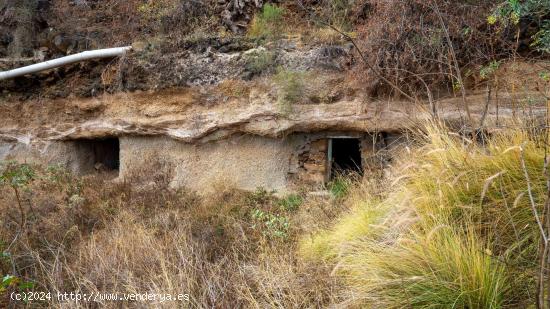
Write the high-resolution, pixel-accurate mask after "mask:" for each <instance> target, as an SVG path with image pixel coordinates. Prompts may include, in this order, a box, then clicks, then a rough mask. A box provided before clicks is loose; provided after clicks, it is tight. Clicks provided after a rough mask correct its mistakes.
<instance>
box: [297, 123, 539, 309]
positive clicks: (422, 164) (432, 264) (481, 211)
mask: <svg viewBox="0 0 550 309" xmlns="http://www.w3.org/2000/svg"><path fill="white" fill-rule="evenodd" d="M425 139H426V145H425V146H424V147H421V148H420V149H418V150H416V151H414V152H413V153H412V155H411V156H410V157H409V156H407V157H406V158H404V159H403V160H402V163H401V164H400V166H401V167H400V168H399V169H398V170H397V175H395V176H394V177H393V179H390V180H389V181H390V184H391V185H388V187H389V188H390V190H389V193H388V194H387V196H385V197H382V198H376V197H374V198H373V197H371V196H369V193H368V192H365V193H364V194H363V196H362V197H361V196H358V197H357V198H356V199H355V207H354V208H353V209H352V211H351V212H350V213H349V214H348V215H344V216H343V217H342V218H341V219H340V220H339V221H338V222H337V223H336V224H335V225H334V227H333V228H331V229H328V230H324V231H321V232H319V233H316V234H312V236H311V237H308V238H305V239H303V240H302V244H301V247H300V251H301V252H302V255H303V256H305V257H306V258H309V259H311V260H318V261H325V262H327V263H332V264H333V265H334V273H336V274H339V275H340V277H341V278H344V279H345V280H346V282H347V284H348V286H349V289H350V291H349V294H348V296H347V298H348V299H349V300H350V302H351V303H354V304H360V305H369V306H370V305H374V304H376V305H380V306H383V307H389V308H402V307H420V308H428V307H429V308H449V307H460V308H503V307H508V308H510V307H513V308H517V307H525V306H527V304H532V303H534V301H535V297H534V295H535V294H536V293H535V284H534V282H535V279H536V276H537V273H538V266H537V264H538V256H539V254H540V252H539V248H540V247H539V246H540V231H539V229H538V226H537V224H536V222H535V218H534V216H533V213H532V210H531V206H530V202H529V199H528V197H527V188H528V187H527V181H526V178H525V175H524V169H523V168H522V164H521V156H520V147H519V146H521V147H522V148H523V150H524V155H523V158H524V161H525V165H526V170H527V172H528V174H529V175H530V182H531V192H532V194H533V196H534V199H535V203H536V207H537V208H538V211H539V214H540V213H542V209H543V205H544V201H545V197H546V187H545V183H546V180H545V177H544V175H543V173H542V172H543V164H544V148H542V147H541V146H540V144H538V143H537V142H536V141H534V140H532V139H530V138H529V136H527V135H526V134H523V133H521V132H517V131H516V132H506V133H500V134H497V135H496V136H494V137H493V138H491V139H490V140H489V142H488V144H487V145H486V146H481V145H476V144H473V143H472V142H466V141H465V140H464V139H463V138H461V137H460V136H454V135H451V134H449V133H448V132H446V131H444V130H441V129H429V130H428V132H427V134H426V136H425Z"/></svg>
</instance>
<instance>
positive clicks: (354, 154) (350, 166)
mask: <svg viewBox="0 0 550 309" xmlns="http://www.w3.org/2000/svg"><path fill="white" fill-rule="evenodd" d="M328 155H329V157H328V159H329V162H330V177H329V178H330V179H334V177H336V176H337V175H341V174H343V175H348V174H353V173H357V174H359V175H362V174H363V168H362V166H361V141H360V140H359V139H357V138H332V139H330V140H329V151H328Z"/></svg>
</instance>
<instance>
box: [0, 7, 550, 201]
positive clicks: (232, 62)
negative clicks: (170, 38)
mask: <svg viewBox="0 0 550 309" xmlns="http://www.w3.org/2000/svg"><path fill="white" fill-rule="evenodd" d="M235 3H237V2H235ZM239 3H240V2H239ZM185 44H190V45H188V46H180V47H179V48H176V49H172V50H171V49H169V48H168V49H166V50H163V52H162V53H154V52H152V51H151V48H152V47H151V46H150V45H148V44H142V45H140V44H137V45H140V46H136V47H135V51H134V54H132V55H128V57H127V58H123V59H121V60H120V63H119V68H118V69H113V70H111V69H112V68H113V67H112V66H111V67H110V68H109V67H107V68H106V67H102V66H97V67H95V69H93V70H95V71H94V72H96V73H97V75H98V76H96V75H94V74H92V75H91V76H92V77H90V82H91V85H92V89H97V91H98V93H99V91H100V90H101V89H103V90H106V89H113V91H114V89H118V91H114V93H113V94H111V93H109V92H108V91H107V92H104V93H103V94H98V93H95V94H94V95H93V96H92V97H88V98H82V97H78V96H76V95H75V94H74V93H71V92H69V93H70V94H71V95H69V96H68V97H66V98H59V97H58V96H53V97H54V98H49V99H48V98H42V97H32V96H31V97H30V98H29V97H26V99H24V98H25V97H22V96H21V95H19V94H21V93H20V92H19V93H17V91H16V94H15V95H13V96H12V92H10V91H9V90H8V91H4V92H5V93H4V95H3V96H2V97H1V99H2V100H1V101H0V160H19V161H25V162H34V163H41V164H61V165H62V166H64V167H66V168H69V169H71V170H73V171H75V172H77V173H80V174H87V173H96V172H105V171H107V172H112V173H114V174H116V175H118V176H119V178H121V179H125V178H136V177H137V178H140V177H141V178H145V179H144V181H145V182H147V181H151V180H150V179H149V178H151V177H153V176H151V175H154V173H151V171H147V166H148V165H150V163H154V164H155V167H153V168H151V169H152V170H153V172H154V171H157V172H158V171H161V172H162V175H161V176H159V177H160V178H162V179H165V180H167V181H168V182H169V183H170V184H171V185H172V186H174V187H187V188H190V189H192V190H195V191H201V192H207V191H208V190H210V189H212V188H215V186H216V185H217V184H219V183H224V184H226V185H232V186H235V187H238V188H242V189H248V190H251V189H254V188H256V187H258V186H263V187H265V188H267V189H273V190H277V191H279V192H284V191H286V190H292V189H293V188H295V187H296V186H301V185H304V184H307V185H309V186H314V187H316V186H322V185H323V183H325V182H326V181H328V180H330V178H331V177H332V175H333V174H334V172H335V171H334V170H333V166H336V165H338V164H336V163H338V162H335V160H337V156H334V157H333V156H332V155H333V154H334V153H337V151H335V152H333V151H332V150H339V149H331V145H335V144H339V143H338V141H336V140H335V139H354V142H353V143H351V144H354V145H356V148H355V149H353V151H356V152H357V153H356V155H357V156H356V157H355V158H354V160H355V161H354V162H353V163H355V164H359V165H361V168H363V169H366V168H370V167H373V166H374V167H380V166H384V164H385V162H387V160H388V158H390V157H391V156H392V155H393V154H394V153H395V152H398V151H399V147H394V145H399V144H402V142H399V141H400V134H401V133H402V132H406V131H409V130H411V129H413V128H414V127H415V126H416V125H417V124H418V123H426V122H427V121H429V120H430V119H432V117H433V115H431V113H430V112H428V110H431V108H428V104H426V103H422V102H406V101H399V100H375V99H371V98H369V97H368V96H367V95H366V93H365V91H364V89H362V88H361V86H355V83H353V82H350V81H349V80H348V79H347V75H346V70H347V69H348V67H349V66H350V65H351V64H352V63H353V57H352V53H351V51H350V49H349V47H346V46H345V45H342V46H315V47H311V46H299V44H297V42H295V41H291V40H281V41H277V42H272V43H271V44H267V45H266V46H262V47H260V46H255V45H253V44H252V43H251V42H250V41H247V40H235V39H232V40H223V39H212V40H206V41H204V42H193V43H189V42H187V43H185ZM251 44H252V45H251ZM172 48H173V46H172ZM93 65H94V64H93V63H88V64H85V65H84V67H86V66H93ZM77 72H78V71H77ZM86 72H87V71H86ZM58 73H59V72H58ZM80 73H82V72H80ZM44 74H46V75H45V76H35V77H33V78H36V79H37V80H39V81H40V82H39V83H35V84H34V85H35V86H36V87H41V85H42V84H41V83H46V81H45V80H48V74H54V73H51V72H50V73H44ZM81 81H82V80H80V79H76V80H72V79H71V77H70V76H69V77H67V76H66V77H65V78H62V79H53V81H51V80H50V82H51V83H53V85H55V87H54V88H55V89H62V90H63V89H65V90H66V89H69V90H71V91H73V90H74V89H75V87H73V85H80V82H81ZM11 82H12V83H14V84H18V83H19V82H20V81H11ZM100 82H101V83H102V85H103V86H102V87H103V88H101V87H96V86H93V85H98V83H100ZM86 87H87V86H86ZM94 87H95V88H94ZM8 88H9V87H8ZM21 89H23V88H21ZM24 89H27V88H26V87H25V88H24ZM31 89H32V87H31ZM87 89H88V88H87ZM127 90H133V91H131V92H128V91H127ZM528 95H529V97H530V98H531V101H530V102H529V104H528V105H518V104H517V98H516V97H515V96H514V94H513V93H512V94H511V95H503V94H501V95H500V96H499V98H498V100H489V101H487V97H486V94H485V93H477V94H473V95H470V96H469V97H468V98H467V101H468V102H467V103H468V105H469V109H470V112H471V115H472V120H471V122H470V128H477V127H483V128H482V129H483V130H489V129H487V128H492V129H494V128H497V127H498V126H497V125H503V124H507V123H513V122H515V121H516V120H517V118H518V117H517V116H518V115H523V114H525V113H527V112H528V114H529V115H530V117H533V118H538V117H541V116H544V114H545V106H546V105H545V104H546V99H545V98H544V97H543V96H541V95H540V94H538V93H537V92H534V91H533V92H532V93H529V94H528ZM22 98H23V99H24V100H21V99H22ZM434 106H435V107H436V110H437V115H438V117H439V118H440V120H442V121H445V122H447V123H449V124H458V125H461V124H464V123H465V121H466V115H465V113H464V112H463V111H462V108H461V106H463V102H462V99H461V98H449V99H445V100H438V101H436V102H434ZM519 106H525V108H520V107H519ZM482 119H483V121H482ZM482 122H483V123H482ZM333 142H334V143H333ZM342 144H346V143H343V142H342ZM333 163H335V164H333ZM340 163H342V165H346V164H347V163H345V162H340ZM155 177H156V176H155ZM155 177H153V178H154V179H157V178H155ZM160 178H159V179H160Z"/></svg>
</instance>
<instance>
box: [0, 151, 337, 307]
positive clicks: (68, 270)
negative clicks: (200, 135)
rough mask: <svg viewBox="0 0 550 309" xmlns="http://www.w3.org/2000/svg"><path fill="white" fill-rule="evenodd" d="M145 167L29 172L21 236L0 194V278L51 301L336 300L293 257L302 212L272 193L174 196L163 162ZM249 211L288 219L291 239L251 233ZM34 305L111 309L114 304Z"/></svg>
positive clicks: (240, 303) (317, 271) (315, 271)
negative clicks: (122, 296) (118, 174)
mask: <svg viewBox="0 0 550 309" xmlns="http://www.w3.org/2000/svg"><path fill="white" fill-rule="evenodd" d="M148 162H149V163H150V164H148V165H147V166H144V168H143V170H142V171H139V172H137V173H136V174H134V175H130V176H129V177H127V178H125V179H120V180H115V181H113V180H110V179H108V178H105V177H104V175H96V176H88V177H84V178H78V177H75V176H73V175H71V174H70V173H67V172H65V171H63V170H61V169H58V168H53V169H48V170H46V169H42V168H40V167H33V169H34V170H35V172H36V175H37V177H36V178H35V180H33V181H32V182H30V183H29V184H28V186H27V187H26V188H25V194H24V197H25V199H28V200H29V201H31V202H32V203H33V207H34V208H36V214H34V215H31V214H30V210H28V213H27V217H28V223H27V225H26V228H25V229H24V231H23V232H22V233H20V235H19V236H17V233H18V232H17V230H18V224H17V223H15V222H12V221H10V220H11V219H10V217H9V216H8V214H10V213H13V199H12V198H11V196H10V195H8V194H7V193H6V194H2V196H1V197H0V209H1V212H0V220H2V223H3V224H2V225H1V227H0V237H1V240H2V241H3V242H2V244H3V245H2V246H3V247H2V251H3V252H9V254H10V256H11V260H9V261H7V263H6V264H5V263H3V264H1V266H2V268H1V271H2V275H4V274H14V275H17V276H18V277H21V278H24V279H25V280H30V281H32V282H33V283H34V290H36V291H49V292H52V293H55V292H71V291H73V292H80V293H87V294H89V293H92V292H95V293H113V292H118V293H145V292H148V293H173V294H177V293H187V294H189V296H190V301H189V303H185V304H183V305H184V306H189V307H197V308H203V307H209V308H211V307H222V308H226V307H266V306H267V307H269V306H278V307H295V306H296V305H298V306H300V307H322V306H324V305H325V304H328V303H331V302H334V301H335V297H334V295H333V290H334V289H335V287H336V285H337V282H336V281H335V279H332V278H327V277H326V274H327V273H328V272H327V271H322V269H323V268H322V266H321V265H320V266H319V267H320V268H312V267H311V265H307V264H304V263H302V262H300V261H298V260H297V257H296V255H295V250H296V245H295V240H296V237H297V233H298V232H299V231H300V230H303V229H307V227H306V226H303V227H302V226H300V223H301V221H300V220H292V219H293V218H300V217H301V216H303V214H301V215H299V216H298V212H300V211H301V207H302V206H299V207H300V209H297V210H292V211H290V210H289V212H288V213H285V210H284V209H282V208H280V206H279V204H278V201H277V199H276V198H275V197H273V196H271V195H264V194H262V195H261V196H259V195H257V194H256V195H255V194H251V193H247V192H240V191H235V190H231V189H224V190H220V191H219V193H216V194H213V195H210V196H209V197H207V198H206V197H203V198H201V197H198V196H196V195H194V194H191V193H188V192H186V191H185V190H174V189H171V188H170V182H169V177H168V176H169V175H168V176H167V175H166V174H165V173H164V172H165V171H164V169H165V168H166V166H164V165H163V163H162V160H157V161H154V160H150V161H148ZM8 189H9V188H7V187H5V186H2V187H1V188H0V190H2V192H5V190H8ZM304 208H305V207H304ZM254 209H261V210H262V211H280V212H281V214H283V213H284V214H285V215H286V216H289V218H290V220H291V221H292V224H293V225H291V228H290V230H289V235H288V237H286V238H284V239H272V238H270V237H267V236H266V235H264V233H262V230H261V229H257V228H254V224H255V221H254V219H253V218H252V217H251V215H250V214H251V212H252V211H253V210H254ZM277 209H280V210H277ZM317 221H319V220H317ZM10 222H11V223H10ZM5 223H7V224H5ZM4 295H5V294H4ZM32 305H36V306H38V307H42V306H43V307H48V306H54V307H56V306H70V307H76V308H88V307H96V306H101V307H107V308H118V307H119V306H120V305H121V303H120V302H109V301H103V302H100V303H86V302H78V303H76V302H69V303H60V302H57V300H52V301H51V302H32ZM123 305H124V306H128V307H140V306H142V305H143V303H132V302H128V303H125V304H123ZM146 305H152V306H160V307H166V308H179V307H181V306H182V304H181V303H177V302H174V303H169V302H165V303H162V304H161V303H147V304H146Z"/></svg>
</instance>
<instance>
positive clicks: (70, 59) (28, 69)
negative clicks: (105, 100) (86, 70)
mask: <svg viewBox="0 0 550 309" xmlns="http://www.w3.org/2000/svg"><path fill="white" fill-rule="evenodd" d="M130 49H132V47H131V46H124V47H115V48H105V49H97V50H88V51H85V52H81V53H78V54H74V55H70V56H66V57H61V58H57V59H53V60H48V61H44V62H40V63H35V64H31V65H29V66H25V67H22V68H17V69H13V70H9V71H4V72H0V80H5V79H10V78H14V77H18V76H23V75H26V74H31V73H37V72H41V71H45V70H49V69H53V68H57V67H60V66H64V65H67V64H71V63H75V62H80V61H84V60H90V59H98V58H111V57H117V56H121V55H123V54H124V53H125V52H126V51H128V50H130Z"/></svg>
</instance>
